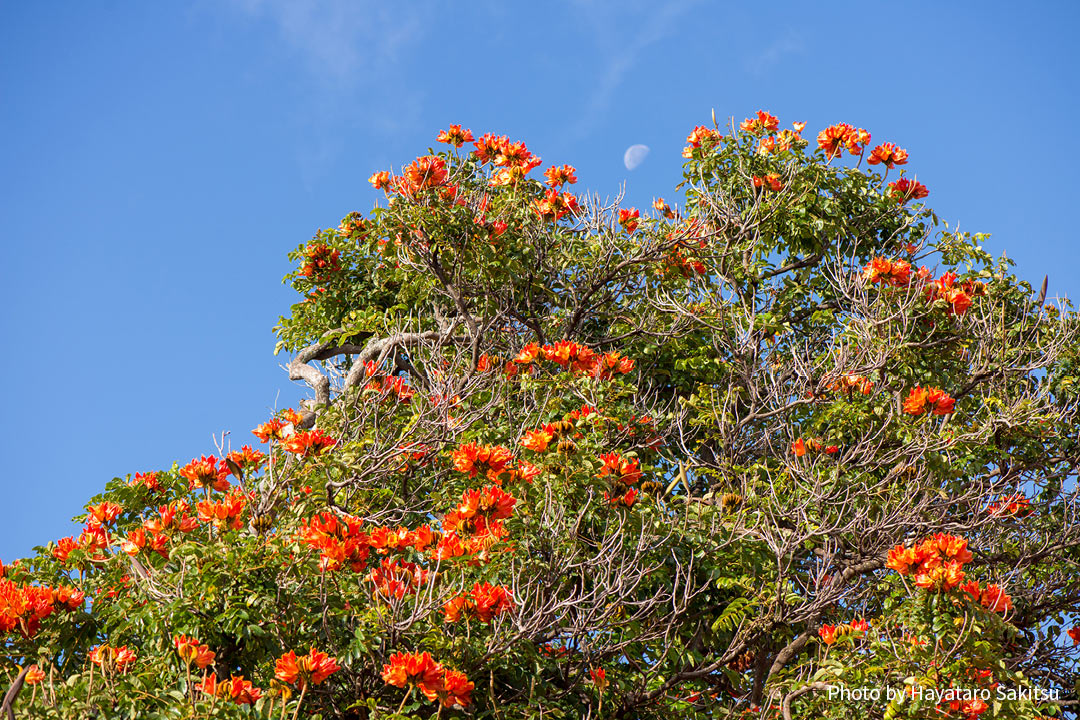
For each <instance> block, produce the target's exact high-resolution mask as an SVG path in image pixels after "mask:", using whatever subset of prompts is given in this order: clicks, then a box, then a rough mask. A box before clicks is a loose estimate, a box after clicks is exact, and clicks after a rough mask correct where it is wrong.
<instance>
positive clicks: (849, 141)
mask: <svg viewBox="0 0 1080 720" xmlns="http://www.w3.org/2000/svg"><path fill="white" fill-rule="evenodd" d="M817 141H818V147H819V148H821V149H822V150H824V151H825V156H826V157H827V158H829V159H830V160H831V159H832V158H834V157H837V156H839V155H840V154H841V153H842V152H843V149H844V148H845V147H846V148H847V150H848V152H850V153H851V154H852V155H861V154H862V152H863V150H864V146H865V145H866V144H867V143H869V142H870V133H868V132H867V131H865V130H863V129H861V128H859V129H856V128H854V127H852V126H851V125H848V124H847V123H837V124H836V125H830V126H829V127H827V128H825V129H824V130H822V131H821V132H820V133H818V137H817Z"/></svg>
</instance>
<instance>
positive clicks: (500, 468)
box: [450, 442, 514, 485]
mask: <svg viewBox="0 0 1080 720" xmlns="http://www.w3.org/2000/svg"><path fill="white" fill-rule="evenodd" d="M450 460H451V461H452V462H453V463H454V469H455V470H457V471H458V472H463V473H468V475H469V477H471V478H474V477H476V475H477V474H478V473H479V472H480V471H484V472H485V475H486V477H487V479H488V480H490V481H491V482H494V483H498V484H500V485H501V484H502V482H503V479H504V474H508V475H512V474H513V473H512V467H513V462H514V454H513V453H512V452H510V448H506V447H503V446H502V445H480V444H478V443H475V442H470V443H466V444H464V445H462V446H461V447H459V448H458V449H457V450H454V451H453V452H452V453H450Z"/></svg>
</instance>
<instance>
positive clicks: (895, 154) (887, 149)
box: [866, 143, 908, 168]
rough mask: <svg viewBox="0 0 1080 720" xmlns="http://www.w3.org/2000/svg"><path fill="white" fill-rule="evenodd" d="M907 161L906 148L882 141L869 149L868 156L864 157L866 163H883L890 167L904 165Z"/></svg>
mask: <svg viewBox="0 0 1080 720" xmlns="http://www.w3.org/2000/svg"><path fill="white" fill-rule="evenodd" d="M907 161H908V154H907V150H904V149H902V148H898V147H896V145H893V144H892V143H882V144H881V145H878V146H877V147H876V148H874V149H873V150H871V151H870V157H868V158H867V159H866V162H867V164H868V165H877V164H879V163H881V164H884V165H885V167H887V168H891V167H892V166H894V165H905V164H907Z"/></svg>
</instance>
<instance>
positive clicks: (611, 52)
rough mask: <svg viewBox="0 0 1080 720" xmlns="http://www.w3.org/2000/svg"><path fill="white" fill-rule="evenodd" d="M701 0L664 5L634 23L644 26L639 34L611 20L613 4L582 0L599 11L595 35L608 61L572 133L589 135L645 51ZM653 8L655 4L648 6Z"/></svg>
mask: <svg viewBox="0 0 1080 720" xmlns="http://www.w3.org/2000/svg"><path fill="white" fill-rule="evenodd" d="M698 2H699V0H682V1H681V2H671V3H665V4H663V5H661V6H660V7H659V8H658V9H656V10H655V11H653V12H650V13H649V15H648V16H647V17H644V18H641V19H640V21H637V22H635V23H634V26H635V27H637V28H640V29H639V30H638V31H637V32H636V33H631V34H627V33H622V32H619V31H618V30H616V29H615V27H614V25H613V24H612V23H611V18H610V7H606V6H605V7H598V6H597V4H595V3H592V2H588V0H582V2H579V3H578V5H579V7H581V9H583V10H585V11H586V12H588V11H597V10H598V11H599V12H598V13H597V14H596V19H595V20H594V26H595V31H596V32H595V34H596V37H597V38H598V41H599V42H600V43H601V44H602V45H603V46H605V47H606V61H605V64H604V66H603V68H602V69H601V71H600V75H599V77H598V78H597V80H596V85H595V87H594V88H593V90H592V93H591V96H590V101H589V103H588V105H587V106H586V107H585V111H584V113H583V114H582V116H581V118H580V119H579V120H578V122H577V123H576V124H575V126H574V127H573V128H572V129H571V131H570V132H571V135H572V136H573V137H575V138H581V137H584V136H585V135H588V134H589V133H590V132H592V130H593V129H594V128H595V127H596V126H597V124H598V123H599V122H600V121H601V120H602V118H603V117H604V115H605V114H606V113H607V111H608V109H609V108H610V107H611V102H612V100H613V99H614V97H615V93H616V92H618V90H619V88H620V87H621V86H622V84H623V81H624V79H625V78H626V75H627V74H628V73H629V72H630V71H631V70H632V69H633V68H634V66H635V65H636V64H637V61H638V58H639V56H640V55H641V53H642V52H643V51H644V50H645V49H646V48H648V47H649V46H650V45H653V44H655V43H657V42H659V41H661V40H663V39H664V38H666V37H668V36H670V35H672V34H673V33H674V32H675V31H676V30H677V29H678V27H677V21H678V20H679V18H680V17H682V16H683V15H684V14H685V13H686V12H687V11H688V10H689V9H690V8H691V7H692V6H694V5H696V4H697V3H698ZM645 7H646V8H648V9H650V10H652V9H653V8H654V7H655V6H653V5H652V4H651V3H650V4H646V5H645Z"/></svg>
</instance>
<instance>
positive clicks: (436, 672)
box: [382, 652, 443, 695]
mask: <svg viewBox="0 0 1080 720" xmlns="http://www.w3.org/2000/svg"><path fill="white" fill-rule="evenodd" d="M382 679H383V681H384V682H385V683H386V684H387V685H393V686H394V687H399V688H403V687H405V686H406V685H415V686H417V687H419V688H420V691H421V692H423V693H424V694H425V695H427V694H428V693H429V692H431V694H436V693H437V692H438V690H440V689H442V679H443V668H442V666H441V665H439V663H437V662H435V661H434V660H432V659H431V655H429V654H428V653H426V652H422V653H403V652H399V653H394V654H393V655H391V656H390V662H389V664H387V665H383V671H382Z"/></svg>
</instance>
